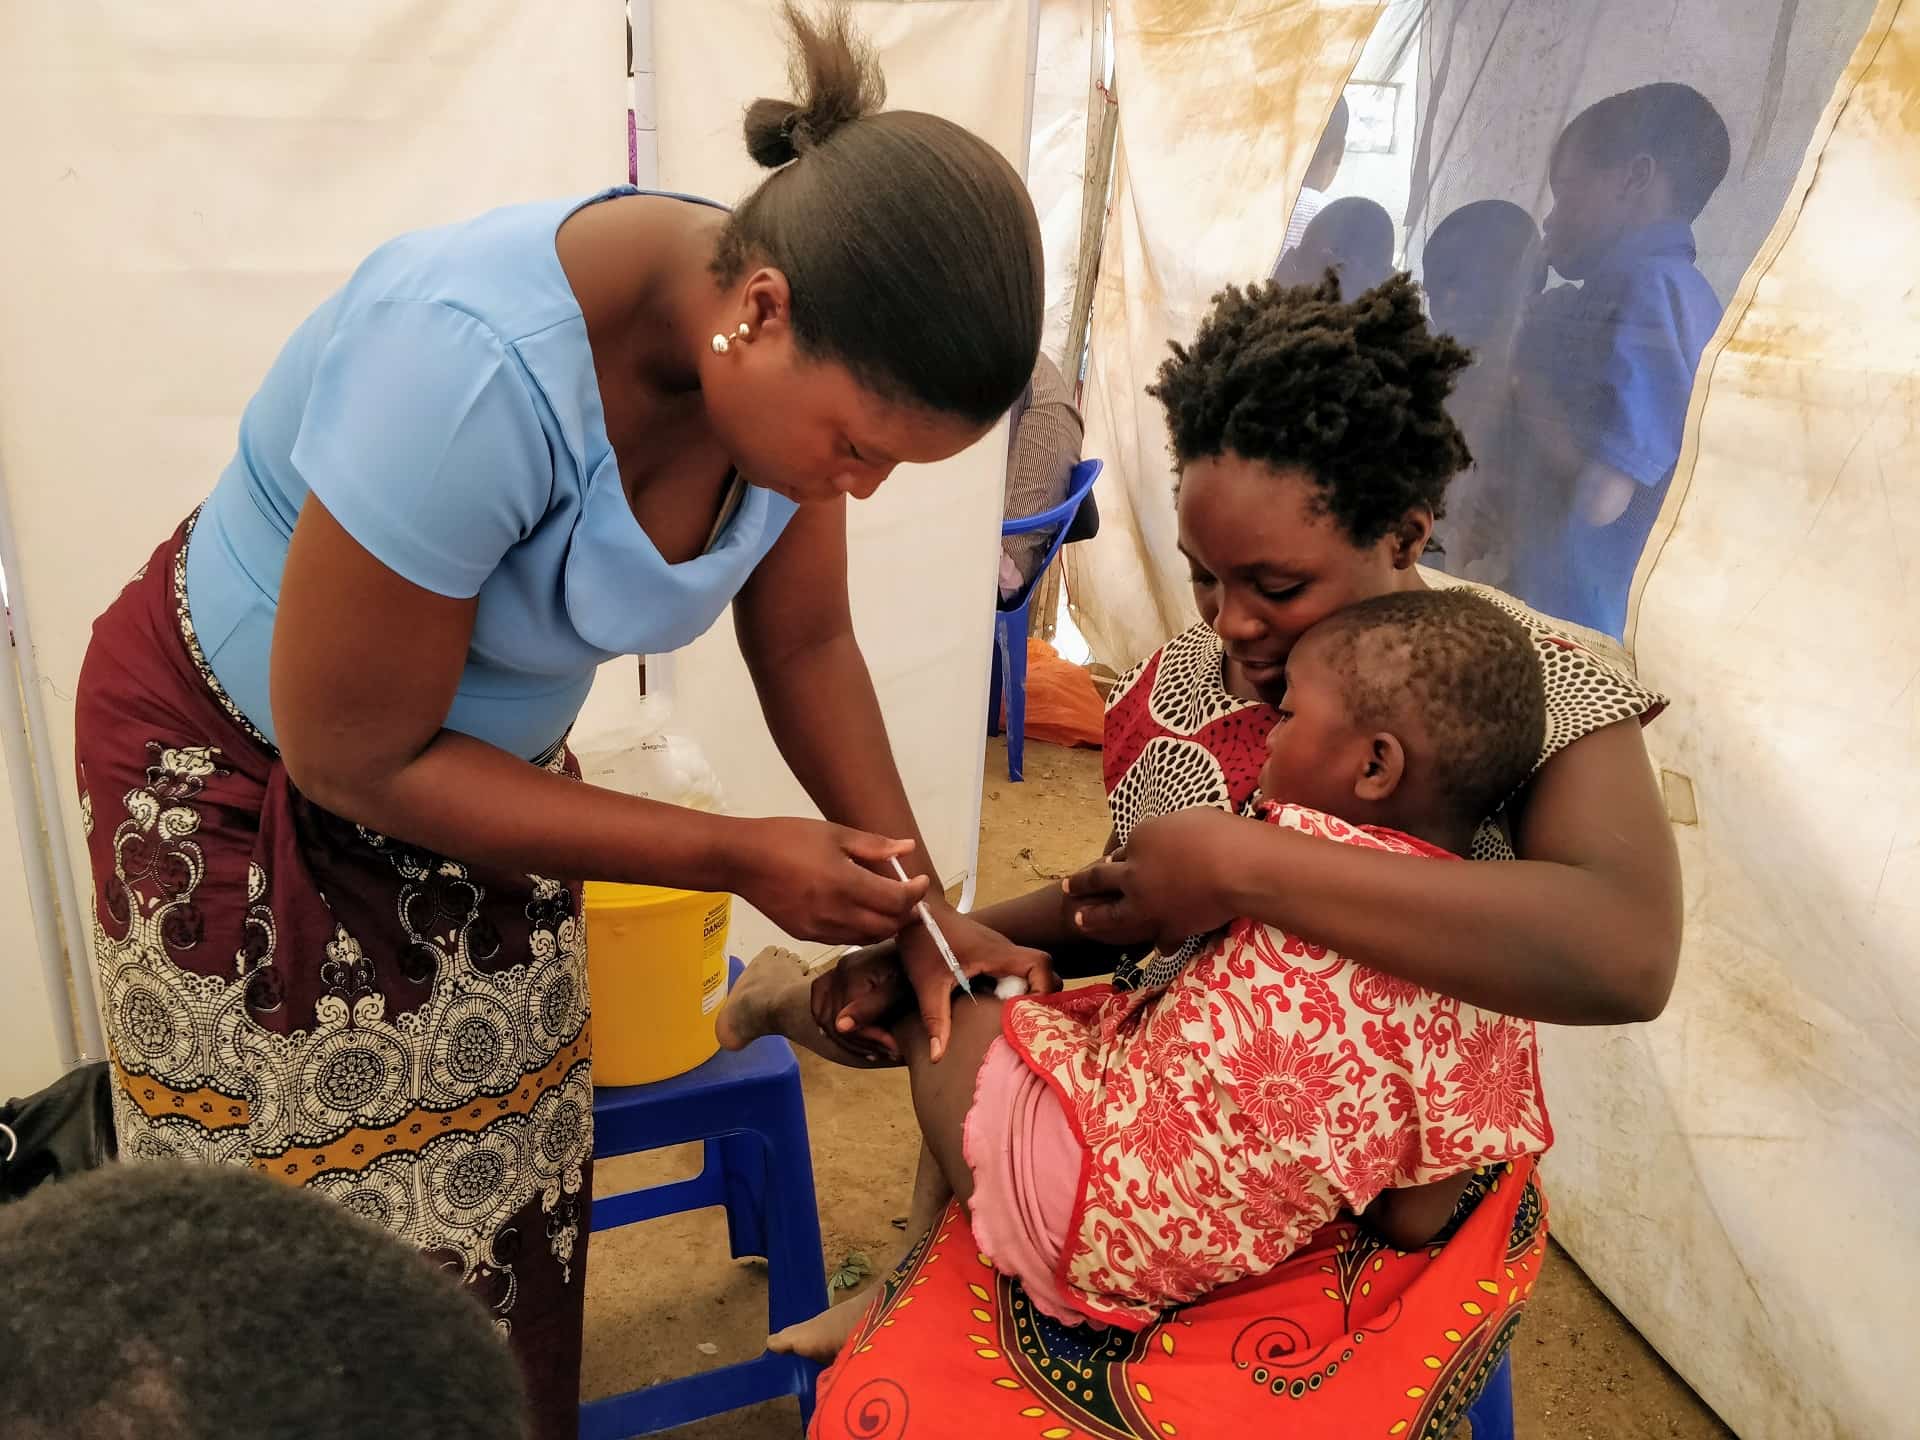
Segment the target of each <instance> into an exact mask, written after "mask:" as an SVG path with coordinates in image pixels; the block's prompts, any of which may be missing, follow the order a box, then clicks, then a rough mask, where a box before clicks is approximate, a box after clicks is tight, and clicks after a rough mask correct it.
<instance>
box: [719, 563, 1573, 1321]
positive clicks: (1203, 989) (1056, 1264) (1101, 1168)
mask: <svg viewBox="0 0 1920 1440" xmlns="http://www.w3.org/2000/svg"><path fill="white" fill-rule="evenodd" d="M1280 713H1281V721H1280V723H1279V724H1277V725H1275V727H1274V729H1273V732H1272V736H1271V738H1270V740H1269V745H1268V760H1267V765H1266V768H1265V770H1264V771H1263V772H1262V776H1261V790H1262V794H1263V795H1264V796H1266V797H1268V799H1269V801H1270V802H1273V803H1265V804H1263V805H1262V806H1261V807H1260V816H1259V821H1258V822H1256V821H1249V822H1248V823H1268V824H1276V825H1285V826H1290V827H1292V828H1295V829H1299V830H1303V831H1306V832H1307V833H1310V834H1315V835H1320V836H1324V837H1326V838H1329V839H1333V840H1338V841H1343V842H1345V843H1350V844H1357V845H1363V846H1368V847H1371V848H1376V849H1383V850H1389V851H1394V852H1398V853H1401V854H1409V855H1425V856H1432V857H1435V858H1446V857H1448V856H1450V855H1457V854H1459V853H1462V852H1464V851H1465V849H1466V848H1467V845H1468V843H1469V841H1470V839H1471V836H1472V834H1473V832H1474V829H1475V828H1476V826H1477V825H1478V824H1479V822H1480V820H1481V818H1482V817H1483V816H1485V815H1487V814H1489V813H1492V812H1493V811H1495V810H1497V809H1498V808H1499V806H1500V803H1501V802H1502V801H1503V800H1504V799H1505V798H1506V797H1507V796H1508V795H1510V794H1511V793H1512V792H1513V791H1515V790H1517V789H1518V788H1519V787H1520V786H1521V784H1523V783H1524V781H1525V780H1526V779H1527V777H1528V775H1529V774H1530V773H1531V771H1532V769H1533V767H1534V765H1535V763H1536V762H1537V760H1538V757H1539V755H1540V752H1541V745H1542V739H1543V735H1544V731H1545V725H1546V721H1545V700H1544V695H1543V687H1542V679H1541V674H1540V669H1539V665H1538V662H1537V660H1536V657H1535V651H1534V646H1533V643H1532V640H1531V638H1530V637H1529V636H1528V635H1527V633H1526V632H1525V631H1524V629H1522V627H1521V626H1520V625H1519V624H1518V623H1517V622H1515V621H1513V620H1512V619H1510V618H1508V617H1507V616H1506V615H1505V614H1503V613H1502V612H1501V611H1500V610H1498V609H1497V608H1496V607H1494V606H1492V605H1490V604H1488V603H1487V602H1485V601H1482V600H1480V599H1478V598H1476V597H1473V596H1471V595H1469V594H1467V593H1465V592H1460V591H1410V592H1405V593H1400V594H1394V595H1389V596H1385V597H1382V598H1379V599H1376V600H1371V601H1367V602H1364V603H1362V604H1360V605H1357V606H1354V607H1351V608H1350V609H1347V610H1344V611H1341V612H1339V613H1338V614H1337V615H1335V616H1334V617H1332V618H1331V619H1329V620H1327V621H1324V622H1322V623H1321V624H1320V625H1318V626H1316V627H1315V628H1314V629H1313V630H1311V631H1310V632H1309V633H1308V634H1307V635H1305V636H1303V637H1302V638H1301V640H1300V641H1299V642H1297V644H1296V645H1295V647H1294V650H1293V653H1292V655H1291V656H1290V658H1289V661H1288V669H1287V693H1286V700H1285V703H1284V706H1283V707H1282V709H1281V712H1280ZM763 963H764V962H763ZM754 968H758V966H756V967H754ZM752 980H753V976H752V971H751V969H750V971H749V976H748V980H747V981H743V983H742V986H741V987H740V988H739V989H738V990H737V991H736V995H735V997H734V998H733V999H730V1001H729V1003H728V1006H727V1009H726V1012H724V1013H723V1017H722V1022H721V1023H722V1030H723V1033H724V1034H726V1035H727V1037H728V1039H729V1043H736V1044H737V1043H745V1041H746V1040H749V1039H751V1038H753V1036H754V1035H755V1034H757V1033H765V1032H766V1031H768V1030H778V1031H780V1032H781V1033H785V1034H787V1035H788V1037H789V1038H790V1039H793V1040H794V1041H796V1042H797V1043H801V1044H805V1045H807V1046H809V1047H810V1048H813V1049H815V1050H817V1051H818V1052H819V1053H822V1054H824V1055H827V1056H828V1057H829V1058H833V1059H846V1058H847V1057H846V1053H845V1052H844V1051H842V1050H841V1049H840V1048H839V1047H838V1046H837V1045H836V1044H835V1043H834V1042H833V1041H832V1040H831V1039H828V1038H826V1037H825V1036H824V1035H823V1034H822V1033H821V1032H820V1031H819V1029H818V1027H817V1026H815V1025H814V1024H813V1022H812V1016H811V1013H810V1012H809V1011H806V1010H805V1009H804V1007H802V1008H801V1009H800V1010H799V1011H798V1012H797V1013H796V1011H795V1010H794V1008H793V1007H791V1006H782V1005H774V1006H771V1007H768V1008H766V1009H764V1010H762V1009H759V1008H758V1007H759V1005H760V1000H758V999H757V998H756V997H757V996H760V997H764V996H765V995H766V994H767V993H769V992H768V991H767V990H763V989H759V988H758V987H756V986H754V985H753V984H752V983H750V982H751V981H752ZM895 1036H896V1041H897V1043H898V1044H899V1047H900V1049H901V1051H902V1053H903V1054H905V1055H906V1057H907V1059H908V1064H909V1066H910V1068H911V1070H912V1076H913V1087H914V1101H915V1108H916V1111H917V1112H918V1114H919V1118H920V1123H921V1128H922V1130H923V1132H924V1133H925V1136H926V1139H927V1143H928V1146H929V1148H930V1149H931V1150H932V1152H933V1154H934V1156H935V1157H936V1159H937V1160H938V1161H939V1164H940V1167H941V1169H942V1171H943V1172H944V1173H945V1175H946V1177H947V1179H948V1180H949V1182H950V1183H951V1184H952V1186H953V1188H954V1190H955V1192H956V1194H958V1195H959V1197H960V1198H961V1200H962V1201H963V1202H965V1203H966V1204H967V1205H968V1207H969V1210H970V1213H971V1217H972V1221H973V1225H974V1231H975V1235H976V1237H977V1239H978V1240H979V1242H980V1244H981V1247H982V1249H983V1250H984V1251H985V1252H986V1253H987V1254H988V1255H989V1256H990V1257H991V1258H992V1259H993V1261H994V1262H995V1264H996V1265H997V1266H998V1267H999V1268H1001V1269H1002V1270H1004V1271H1007V1272H1009V1273H1011V1274H1014V1275H1016V1276H1017V1277H1018V1278H1019V1279H1020V1280H1021V1282H1022V1284H1023V1286H1024V1287H1025V1289H1026V1291H1027V1293H1028V1295H1029V1297H1030V1298H1031V1299H1032V1300H1033V1302H1034V1303H1035V1305H1036V1306H1038V1307H1040V1308H1041V1309H1043V1310H1045V1311H1047V1312H1048V1313H1050V1314H1053V1315H1055V1316H1056V1317H1057V1318H1061V1319H1064V1320H1070V1321H1072V1320H1088V1319H1091V1320H1094V1321H1096V1322H1100V1323H1106V1324H1111V1325H1115V1326H1119V1327H1122V1328H1127V1329H1133V1328H1137V1327H1139V1326H1140V1325H1142V1324H1145V1323H1146V1322H1147V1321H1149V1320H1151V1319H1152V1318H1154V1317H1155V1316H1156V1315H1157V1314H1158V1313H1160V1312H1161V1311H1163V1310H1164V1309H1165V1308H1166V1307H1167V1306H1169V1305H1172V1304H1177V1303H1183V1302H1186V1301H1190V1300H1193V1299H1196V1298H1198V1297H1199V1296H1200V1295H1202V1294H1205V1293H1206V1292H1208V1291H1210V1290H1212V1289H1214V1288H1217V1287H1218V1286H1220V1285H1223V1284H1226V1283H1229V1282H1230V1281H1233V1280H1236V1279H1239V1278H1242V1277H1244V1276H1248V1275H1254V1274H1260V1273H1264V1272H1265V1271H1268V1270H1270V1269H1272V1268H1273V1267H1274V1266H1276V1265H1278V1264H1279V1263H1280V1262H1281V1261H1283V1260H1284V1259H1285V1258H1286V1256H1287V1255H1288V1254H1290V1253H1291V1252H1292V1251H1293V1250H1294V1249H1295V1248H1297V1246H1298V1245H1299V1244H1301V1243H1302V1242H1304V1241H1305V1240H1306V1238H1307V1237H1309V1236H1310V1235H1312V1234H1313V1232H1314V1231H1315V1230H1317V1229H1318V1228H1319V1227H1320V1226H1321V1225H1322V1224H1323V1223H1325V1222H1326V1221H1327V1220H1329V1219H1331V1218H1332V1217H1333V1216H1334V1215H1336V1214H1337V1213H1339V1212H1340V1211H1342V1210H1343V1209H1347V1208H1351V1209H1353V1210H1355V1211H1363V1212H1365V1214H1366V1216H1367V1219H1368V1221H1369V1223H1371V1224H1373V1225H1374V1226H1375V1227H1376V1228H1377V1229H1379V1230H1380V1231H1381V1233H1382V1234H1383V1235H1384V1236H1386V1238H1388V1239H1390V1240H1392V1241H1393V1242H1394V1243H1396V1244H1398V1245H1401V1246H1403V1247H1410V1246H1413V1245H1418V1244H1422V1243H1426V1242H1427V1241H1428V1240H1430V1239H1431V1238H1432V1237H1433V1236H1434V1235H1435V1233H1436V1232H1438V1231H1439V1230H1440V1229H1441V1228H1442V1227H1443V1226H1444V1225H1445V1223H1446V1221H1447V1219H1448V1217H1449V1215H1450V1214H1451V1212H1452V1210H1453V1207H1454V1203H1455V1201H1457V1199H1458V1198H1459V1195H1460V1193H1461V1191H1462V1189H1463V1188H1464V1185H1465V1181H1466V1177H1467V1176H1468V1174H1470V1173H1471V1172H1472V1171H1473V1170H1474V1169H1476V1168H1478V1167H1480V1166H1482V1165H1487V1164H1492V1163H1496V1162H1499V1161H1504V1160H1510V1159H1514V1158H1517V1157H1519V1156H1521V1155H1526V1154H1537V1153H1539V1152H1540V1151H1543V1150H1544V1149H1545V1148H1546V1147H1547V1145H1548V1143H1549V1141H1550V1138H1551V1132H1550V1130H1549V1127H1548V1124H1547V1118H1546V1113H1545V1108H1544V1105H1543V1103H1542V1101H1541V1098H1540V1092H1539V1080H1538V1066H1537V1058H1536V1052H1535V1047H1534V1035H1533V1026H1532V1025H1531V1023H1529V1022H1524V1021H1517V1020H1511V1019H1508V1018H1506V1017H1502V1016H1496V1015H1492V1014H1489V1013H1487V1012H1483V1011H1478V1010H1475V1009H1474V1008H1473V1007H1471V1006H1467V1005H1463V1004H1461V1003H1460V1002H1458V1001H1454V1000H1450V999H1446V998H1444V997H1441V996H1439V995H1436V994H1433V993H1432V992H1429V991H1425V990H1421V989H1419V988H1418V987H1416V986H1414V985H1411V984H1409V983H1407V982H1404V981H1399V980H1395V979H1392V978H1390V977H1388V976H1385V975H1382V974H1380V973H1378V972H1375V971H1372V970H1369V969H1367V968H1366V967H1365V966H1362V965H1358V964H1355V963H1353V962H1351V961H1348V960H1345V959H1343V958H1342V957H1340V956H1339V955H1337V954H1334V953H1331V952H1328V951H1325V950H1321V949H1316V948H1314V947H1310V946H1307V945H1304V944H1302V943H1301V942H1299V941H1297V940H1295V939H1294V938H1293V937H1290V936H1288V935H1286V934H1284V933H1283V932H1280V931H1277V930H1275V929H1273V928H1272V927H1268V926H1264V925H1259V924H1257V923H1254V922H1251V921H1240V922H1237V923H1236V924H1235V925H1234V926H1233V927H1232V928H1231V929H1230V930H1229V931H1228V932H1227V933H1226V934H1225V935H1223V936H1219V937H1216V938H1215V939H1213V940H1212V941H1211V942H1210V943H1209V944H1208V945H1207V947H1206V948H1205V949H1204V950H1202V951H1201V953H1200V954H1199V955H1198V956H1196V957H1195V959H1194V960H1193V961H1192V962H1191V963H1190V964H1188V965H1187V966H1186V967H1185V968H1184V969H1183V970H1182V971H1181V972H1180V973H1179V974H1178V975H1177V976H1176V977H1175V978H1174V979H1173V980H1172V981H1171V982H1170V983H1169V984H1167V985H1166V986H1165V987H1163V988H1159V989H1153V990H1147V991H1136V992H1115V991H1114V990H1113V988H1112V987H1111V986H1096V987H1093V988H1090V989H1085V990H1077V991H1073V992H1070V993H1067V994H1063V995H1058V996H1048V997H1039V996H1034V997H1026V998H1023V999H1019V1000H1014V1001H1010V1002H1007V1003H1006V1004H1005V1005H1004V1006H1003V1005H1002V1004H1000V1003H998V1002H994V1001H990V1000H982V1002H981V1003H980V1004H979V1005H977V1006H974V1005H966V1006H961V1007H959V1008H958V1010H957V1011H956V1013H955V1023H954V1033H953V1039H952V1042H951V1044H950V1047H949V1049H948V1051H947V1054H946V1057H945V1058H944V1059H943V1060H942V1061H941V1063H939V1064H938V1065H935V1064H932V1063H931V1062H930V1060H929V1058H928V1055H927V1040H926V1035H925V1030H924V1027H923V1026H922V1025H921V1023H920V1021H919V1020H918V1018H917V1016H916V1017H913V1018H909V1019H905V1020H902V1021H901V1022H899V1023H898V1024H897V1025H896V1026H895Z"/></svg>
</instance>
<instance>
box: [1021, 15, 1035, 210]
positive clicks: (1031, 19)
mask: <svg viewBox="0 0 1920 1440" xmlns="http://www.w3.org/2000/svg"><path fill="white" fill-rule="evenodd" d="M1039 78H1040V0H1027V113H1026V118H1025V119H1024V120H1023V121H1022V122H1021V125H1020V178H1021V179H1022V180H1027V179H1031V178H1032V175H1031V172H1032V170H1033V92H1034V87H1035V86H1036V85H1037V84H1038V82H1039Z"/></svg>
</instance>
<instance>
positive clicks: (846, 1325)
mask: <svg viewBox="0 0 1920 1440" xmlns="http://www.w3.org/2000/svg"><path fill="white" fill-rule="evenodd" d="M952 1198H953V1191H952V1190H950V1189H949V1188H948V1187H947V1177H946V1176H945V1175H943V1174H941V1173H940V1165H939V1162H938V1161H936V1160H935V1159H934V1158H933V1156H932V1155H931V1154H930V1153H929V1152H928V1150H927V1146H926V1142H925V1141H922V1142H921V1145H920V1162H919V1164H917V1165H916V1166H915V1167H914V1171H913V1207H912V1208H911V1209H910V1210H909V1211H908V1212H907V1243H906V1244H905V1245H903V1246H902V1247H901V1249H900V1253H899V1254H898V1255H896V1256H894V1257H893V1259H892V1260H890V1261H888V1262H887V1269H888V1270H889V1271H891V1270H892V1269H893V1268H894V1266H896V1265H898V1264H899V1263H900V1262H901V1261H902V1260H904V1259H906V1258H907V1252H908V1251H909V1250H911V1249H912V1248H913V1247H914V1246H915V1245H917V1244H918V1243H919V1242H920V1237H921V1236H922V1235H925V1234H926V1233H927V1232H928V1231H930V1230H932V1229H933V1227H934V1226H935V1225H937V1224H938V1223H939V1222H940V1216H941V1213H942V1212H943V1211H945V1210H946V1208H947V1202H948V1201H949V1200H951V1199H952ZM872 1300H873V1296H872V1295H871V1294H870V1293H868V1292H866V1291H862V1292H861V1293H860V1294H858V1295H850V1296H848V1297H847V1298H846V1299H845V1300H842V1301H841V1302H840V1303H839V1304H837V1305H830V1306H828V1307H827V1308H826V1309H825V1310H822V1311H821V1312H820V1313H819V1314H818V1315H816V1316H814V1317H813V1318H812V1319H811V1320H802V1321H801V1322H800V1323H799V1324H798V1325H789V1326H787V1328H786V1329H784V1330H779V1331H776V1332H775V1333H774V1334H773V1335H772V1336H771V1337H769V1339H768V1340H767V1349H769V1350H772V1351H774V1352H775V1353H777V1354H782V1355H799V1356H802V1357H804V1358H805V1359H808V1360H811V1361H813V1362H814V1363H815V1364H817V1365H831V1364H832V1363H833V1361H834V1359H835V1357H836V1356H838V1355H839V1353H840V1351H841V1350H842V1349H843V1348H844V1347H845V1346H846V1343H847V1337H848V1336H850V1335H852V1334H853V1332H854V1329H855V1327H856V1326H858V1325H859V1323H860V1317H861V1316H862V1315H864V1314H866V1313H867V1306H868V1305H869V1304H870V1303H871V1302H872Z"/></svg>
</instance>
